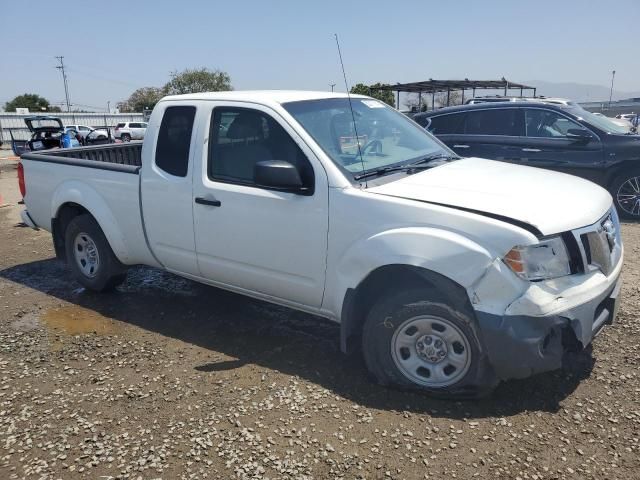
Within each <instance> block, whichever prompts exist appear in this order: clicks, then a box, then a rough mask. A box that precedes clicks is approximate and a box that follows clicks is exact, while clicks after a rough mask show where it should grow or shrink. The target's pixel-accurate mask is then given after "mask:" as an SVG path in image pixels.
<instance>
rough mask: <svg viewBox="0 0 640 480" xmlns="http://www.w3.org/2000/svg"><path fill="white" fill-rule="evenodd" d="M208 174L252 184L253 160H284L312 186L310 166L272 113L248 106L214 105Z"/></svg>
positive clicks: (311, 168)
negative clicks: (217, 106) (268, 113)
mask: <svg viewBox="0 0 640 480" xmlns="http://www.w3.org/2000/svg"><path fill="white" fill-rule="evenodd" d="M209 138H210V139H211V141H210V142H209V164H208V172H209V178H210V179H212V180H217V181H222V182H228V183H240V184H243V185H253V184H254V173H253V172H254V168H255V165H256V163H258V162H263V161H266V160H284V161H285V162H289V163H290V164H292V165H294V166H295V167H296V168H297V169H298V172H299V173H300V178H301V179H302V182H303V183H304V185H305V187H308V188H310V189H313V184H314V176H313V167H312V166H311V164H310V163H309V160H308V159H307V157H306V156H305V154H304V153H303V152H302V150H300V147H298V145H297V144H296V142H295V141H294V140H293V139H292V138H291V136H290V135H289V134H288V133H287V132H286V131H285V130H284V128H282V126H281V125H280V124H279V123H278V122H276V121H275V120H274V119H273V118H272V117H270V116H269V115H267V114H266V113H263V112H261V111H258V110H252V109H248V108H225V107H222V108H220V107H219V108H214V110H213V118H212V120H211V133H210V135H209Z"/></svg>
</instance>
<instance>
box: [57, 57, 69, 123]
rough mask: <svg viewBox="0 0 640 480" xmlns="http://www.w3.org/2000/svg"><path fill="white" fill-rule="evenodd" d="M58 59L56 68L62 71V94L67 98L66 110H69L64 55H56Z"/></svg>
mask: <svg viewBox="0 0 640 480" xmlns="http://www.w3.org/2000/svg"><path fill="white" fill-rule="evenodd" d="M56 58H57V59H58V60H59V61H60V65H59V66H57V67H56V68H57V69H58V70H60V71H61V72H62V81H63V82H64V96H65V98H66V99H67V112H70V111H71V105H70V104H69V85H68V84H67V74H66V72H65V71H64V57H63V56H60V57H56Z"/></svg>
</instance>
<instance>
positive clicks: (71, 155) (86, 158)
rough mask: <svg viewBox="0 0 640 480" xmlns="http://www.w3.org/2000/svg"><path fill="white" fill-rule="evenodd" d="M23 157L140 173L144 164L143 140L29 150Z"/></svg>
mask: <svg viewBox="0 0 640 480" xmlns="http://www.w3.org/2000/svg"><path fill="white" fill-rule="evenodd" d="M21 158H22V159H25V160H35V161H39V162H49V163H60V164H64V165H74V166H78V167H87V168H99V169H102V170H112V171H118V172H126V173H138V170H140V167H141V166H142V142H130V143H119V144H111V145H99V146H89V147H78V148H61V149H56V150H46V151H41V152H27V153H24V154H23V155H22V156H21Z"/></svg>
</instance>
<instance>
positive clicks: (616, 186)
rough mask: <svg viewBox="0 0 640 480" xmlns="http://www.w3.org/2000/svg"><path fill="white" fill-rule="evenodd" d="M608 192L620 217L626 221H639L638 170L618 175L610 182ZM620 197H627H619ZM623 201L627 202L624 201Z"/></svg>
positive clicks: (639, 183)
mask: <svg viewBox="0 0 640 480" xmlns="http://www.w3.org/2000/svg"><path fill="white" fill-rule="evenodd" d="M636 188H637V189H638V191H636ZM609 191H610V193H611V196H612V197H613V203H614V205H615V206H616V209H617V210H618V214H619V215H620V216H621V217H623V218H626V219H628V220H640V168H634V169H629V170H625V171H624V172H622V173H620V174H619V175H618V176H616V178H614V179H613V182H611V188H610V189H609ZM621 195H628V196H624V197H621ZM625 199H628V200H627V201H624V200H625Z"/></svg>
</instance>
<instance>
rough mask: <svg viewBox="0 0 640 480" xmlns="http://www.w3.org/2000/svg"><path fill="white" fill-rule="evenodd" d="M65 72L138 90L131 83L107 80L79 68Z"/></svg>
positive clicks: (113, 79) (137, 86) (136, 86)
mask: <svg viewBox="0 0 640 480" xmlns="http://www.w3.org/2000/svg"><path fill="white" fill-rule="evenodd" d="M67 70H70V71H72V72H76V73H79V74H80V75H85V76H87V77H91V78H95V79H97V80H102V81H105V82H111V83H117V84H119V85H124V86H126V87H131V88H139V85H135V84H133V83H129V82H125V81H122V80H116V79H115V78H108V77H104V76H102V75H96V74H95V73H91V72H87V71H86V70H84V69H79V68H76V67H73V68H67Z"/></svg>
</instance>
